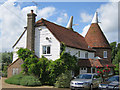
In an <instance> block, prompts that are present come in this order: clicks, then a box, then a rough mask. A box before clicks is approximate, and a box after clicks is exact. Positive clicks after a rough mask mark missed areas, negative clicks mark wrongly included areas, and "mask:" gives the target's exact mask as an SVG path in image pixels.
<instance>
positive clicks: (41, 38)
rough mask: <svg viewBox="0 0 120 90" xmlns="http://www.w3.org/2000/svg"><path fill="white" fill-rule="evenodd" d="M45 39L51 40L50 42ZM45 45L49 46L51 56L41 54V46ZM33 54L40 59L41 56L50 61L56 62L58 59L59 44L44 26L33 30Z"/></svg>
mask: <svg viewBox="0 0 120 90" xmlns="http://www.w3.org/2000/svg"><path fill="white" fill-rule="evenodd" d="M46 37H49V38H51V40H50V41H49V40H46ZM46 45H50V46H51V54H49V55H43V54H42V46H46ZM35 54H36V55H37V56H38V57H39V58H41V56H42V55H43V56H45V57H46V58H48V59H51V60H56V59H58V58H60V42H59V41H58V40H57V39H56V38H55V37H54V36H53V34H52V33H51V32H50V31H49V30H48V29H47V28H46V27H45V26H40V27H36V28H35Z"/></svg>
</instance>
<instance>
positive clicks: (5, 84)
mask: <svg viewBox="0 0 120 90" xmlns="http://www.w3.org/2000/svg"><path fill="white" fill-rule="evenodd" d="M6 79H7V78H4V77H2V78H1V79H0V82H2V88H51V89H52V88H55V87H53V86H35V87H27V86H20V85H12V84H7V83H5V82H4V81H5V80H6ZM61 89H63V88H61ZM59 90H60V89H59ZM64 90H70V89H69V88H68V89H64Z"/></svg>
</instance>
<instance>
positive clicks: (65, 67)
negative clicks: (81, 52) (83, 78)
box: [17, 48, 78, 85]
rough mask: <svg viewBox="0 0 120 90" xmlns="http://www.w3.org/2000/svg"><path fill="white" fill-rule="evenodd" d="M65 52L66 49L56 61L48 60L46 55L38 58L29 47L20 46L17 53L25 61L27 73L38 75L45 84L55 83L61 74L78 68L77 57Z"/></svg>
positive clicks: (23, 65) (24, 65)
mask: <svg viewBox="0 0 120 90" xmlns="http://www.w3.org/2000/svg"><path fill="white" fill-rule="evenodd" d="M63 52H64V50H63V51H62V54H61V56H60V58H59V59H57V60H55V61H52V60H48V59H47V58H45V57H44V56H42V58H40V59H38V58H36V56H35V55H34V52H32V51H30V50H29V49H23V48H20V49H19V50H18V52H17V53H18V57H19V58H21V59H22V60H23V61H24V63H23V64H22V67H23V72H24V73H25V74H29V75H31V74H32V75H34V76H36V77H38V78H39V80H40V81H41V83H42V84H43V85H53V84H54V83H55V81H56V78H57V76H59V75H60V74H62V73H65V72H67V71H75V70H76V69H78V68H76V67H78V65H77V62H78V61H77V58H76V57H75V56H71V55H70V54H69V53H63Z"/></svg>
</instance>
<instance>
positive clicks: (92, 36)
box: [85, 13, 110, 48]
mask: <svg viewBox="0 0 120 90" xmlns="http://www.w3.org/2000/svg"><path fill="white" fill-rule="evenodd" d="M85 40H86V42H87V43H88V45H89V46H90V47H92V48H110V45H109V42H108V41H107V39H106V37H105V35H104V33H103V32H102V30H101V28H100V26H99V25H98V16H97V13H95V15H94V17H93V20H92V24H91V26H90V28H89V30H88V32H87V34H86V36H85Z"/></svg>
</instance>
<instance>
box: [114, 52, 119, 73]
mask: <svg viewBox="0 0 120 90" xmlns="http://www.w3.org/2000/svg"><path fill="white" fill-rule="evenodd" d="M119 62H120V50H119V51H118V52H117V54H116V55H115V59H114V60H113V64H114V65H115V66H116V67H115V71H116V74H118V71H119Z"/></svg>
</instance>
